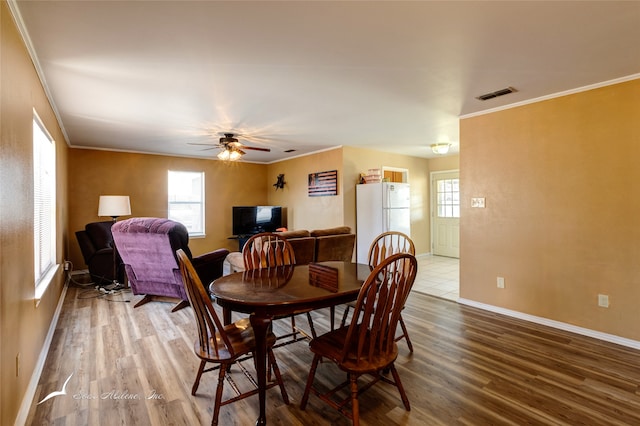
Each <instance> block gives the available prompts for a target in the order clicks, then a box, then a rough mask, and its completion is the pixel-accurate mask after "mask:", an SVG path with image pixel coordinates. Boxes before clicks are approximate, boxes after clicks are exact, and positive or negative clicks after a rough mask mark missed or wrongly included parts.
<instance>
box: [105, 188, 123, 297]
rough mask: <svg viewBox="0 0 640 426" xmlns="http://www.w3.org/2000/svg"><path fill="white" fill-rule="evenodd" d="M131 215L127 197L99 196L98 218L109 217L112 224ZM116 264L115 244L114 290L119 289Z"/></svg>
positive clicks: (114, 246) (114, 251)
mask: <svg viewBox="0 0 640 426" xmlns="http://www.w3.org/2000/svg"><path fill="white" fill-rule="evenodd" d="M130 214H131V204H130V203H129V196H128V195H101V196H100V201H99V203H98V216H111V218H112V219H113V223H116V220H117V219H118V217H120V216H129V215H130ZM117 267H118V265H117V264H116V244H115V242H114V243H113V283H112V284H113V288H112V289H111V290H115V289H118V288H120V283H119V282H118V275H117Z"/></svg>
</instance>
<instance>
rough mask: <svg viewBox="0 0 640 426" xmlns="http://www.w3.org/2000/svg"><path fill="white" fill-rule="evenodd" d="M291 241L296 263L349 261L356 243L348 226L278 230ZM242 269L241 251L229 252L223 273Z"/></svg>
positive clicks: (354, 235) (354, 236)
mask: <svg viewBox="0 0 640 426" xmlns="http://www.w3.org/2000/svg"><path fill="white" fill-rule="evenodd" d="M278 234H280V235H282V236H283V237H284V238H286V239H287V241H289V242H290V243H291V246H292V247H293V252H294V254H295V257H296V264H298V265H305V264H307V263H311V262H324V261H328V260H341V261H344V262H350V261H351V260H352V259H353V249H354V247H355V244H356V234H354V233H352V232H351V228H350V227H348V226H339V227H336V228H327V229H316V230H313V231H308V230H297V231H285V232H278ZM243 270H244V264H243V261H242V253H240V252H232V253H229V255H228V256H227V259H226V261H225V274H227V273H231V272H239V271H243Z"/></svg>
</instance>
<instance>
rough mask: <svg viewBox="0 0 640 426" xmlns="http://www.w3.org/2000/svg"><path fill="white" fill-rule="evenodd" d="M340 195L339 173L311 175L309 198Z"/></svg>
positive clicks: (329, 172)
mask: <svg viewBox="0 0 640 426" xmlns="http://www.w3.org/2000/svg"><path fill="white" fill-rule="evenodd" d="M328 195H338V171H337V170H329V171H327V172H317V173H309V197H325V196H328Z"/></svg>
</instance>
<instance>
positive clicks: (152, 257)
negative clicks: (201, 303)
mask: <svg viewBox="0 0 640 426" xmlns="http://www.w3.org/2000/svg"><path fill="white" fill-rule="evenodd" d="M112 232H113V239H114V241H115V243H116V247H117V249H118V252H119V253H120V256H122V260H123V263H124V266H125V271H126V273H127V278H128V279H129V285H130V286H131V291H132V292H133V294H143V295H145V297H144V298H143V299H142V300H141V301H139V302H138V303H136V304H135V306H134V307H138V306H140V305H143V304H145V303H147V302H149V301H151V300H152V298H153V296H166V297H172V298H178V299H181V302H180V303H178V305H176V306H175V307H174V308H173V311H174V312H175V311H177V310H178V309H181V308H183V307H185V306H187V305H188V298H187V294H186V293H185V290H184V286H183V283H182V275H181V274H180V269H179V267H178V260H177V257H176V251H177V250H178V249H182V250H183V251H184V252H185V253H186V255H187V256H188V257H189V259H190V260H191V263H192V264H193V267H194V268H195V270H196V273H197V274H198V277H200V280H201V281H202V282H203V283H205V285H208V284H209V283H210V282H211V281H213V280H214V279H216V278H218V277H221V276H222V264H223V262H224V259H225V257H226V256H227V254H228V253H229V250H227V249H218V250H214V251H212V252H209V253H206V254H203V255H201V256H197V257H193V256H192V254H191V250H189V245H188V244H189V233H188V231H187V228H186V227H185V226H184V225H183V224H182V223H180V222H176V221H173V220H170V219H162V218H153V217H136V218H131V219H126V220H123V221H120V222H116V223H115V224H114V225H113V227H112Z"/></svg>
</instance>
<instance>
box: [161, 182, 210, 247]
mask: <svg viewBox="0 0 640 426" xmlns="http://www.w3.org/2000/svg"><path fill="white" fill-rule="evenodd" d="M168 217H169V219H171V220H175V221H177V222H180V223H182V224H184V226H186V227H187V230H188V231H189V235H190V236H203V235H204V172H175V171H171V170H169V215H168Z"/></svg>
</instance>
